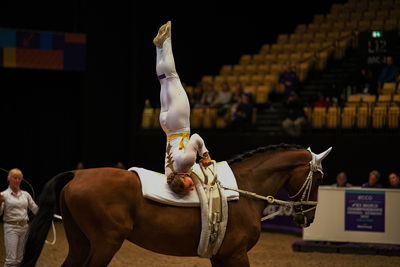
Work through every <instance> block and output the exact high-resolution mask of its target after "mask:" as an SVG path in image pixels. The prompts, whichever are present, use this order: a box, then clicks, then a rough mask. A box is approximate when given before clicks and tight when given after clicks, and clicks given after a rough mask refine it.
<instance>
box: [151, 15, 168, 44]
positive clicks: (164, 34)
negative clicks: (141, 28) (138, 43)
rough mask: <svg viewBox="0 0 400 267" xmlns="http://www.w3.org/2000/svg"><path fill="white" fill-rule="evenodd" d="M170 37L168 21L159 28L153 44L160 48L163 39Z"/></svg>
mask: <svg viewBox="0 0 400 267" xmlns="http://www.w3.org/2000/svg"><path fill="white" fill-rule="evenodd" d="M170 36H171V21H168V22H167V23H165V24H164V25H162V26H161V27H160V29H159V30H158V33H157V36H156V37H154V39H153V43H154V45H155V46H157V47H158V48H162V46H163V43H164V41H165V39H167V38H168V37H170Z"/></svg>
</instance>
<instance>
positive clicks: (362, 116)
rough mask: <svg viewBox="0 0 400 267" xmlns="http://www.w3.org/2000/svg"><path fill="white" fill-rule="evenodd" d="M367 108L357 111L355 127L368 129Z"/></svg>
mask: <svg viewBox="0 0 400 267" xmlns="http://www.w3.org/2000/svg"><path fill="white" fill-rule="evenodd" d="M368 117H369V116H368V108H367V107H359V108H358V109H357V119H356V126H357V128H364V129H365V128H367V127H368Z"/></svg>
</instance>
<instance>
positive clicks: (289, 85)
mask: <svg viewBox="0 0 400 267" xmlns="http://www.w3.org/2000/svg"><path fill="white" fill-rule="evenodd" d="M279 83H282V84H283V85H284V87H285V93H284V94H285V97H286V98H287V97H288V96H289V95H290V93H291V92H295V93H297V94H299V85H300V81H299V78H298V77H297V74H296V72H295V71H294V70H293V69H292V63H291V62H290V61H287V62H286V64H285V69H284V71H283V72H281V74H280V75H279Z"/></svg>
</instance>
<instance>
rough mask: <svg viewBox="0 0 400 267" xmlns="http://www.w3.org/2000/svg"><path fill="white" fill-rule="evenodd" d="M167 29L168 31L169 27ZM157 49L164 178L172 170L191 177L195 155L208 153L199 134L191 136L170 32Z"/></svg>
mask: <svg viewBox="0 0 400 267" xmlns="http://www.w3.org/2000/svg"><path fill="white" fill-rule="evenodd" d="M167 30H169V31H170V30H171V28H170V25H169V28H168V29H167ZM156 50H157V62H156V71H157V75H158V79H159V80H160V84H161V92H160V101H161V111H160V124H161V127H162V128H163V130H164V132H165V133H166V135H167V149H166V155H165V175H167V176H168V175H169V174H171V173H172V172H173V170H174V171H175V172H176V173H188V174H190V172H191V169H192V166H193V165H194V164H195V162H196V158H197V153H199V155H200V156H203V155H204V153H205V152H208V150H207V148H206V147H205V145H204V141H203V139H202V138H201V137H200V136H199V135H198V134H193V135H192V136H190V105H189V99H188V97H187V94H186V92H185V89H184V88H183V86H182V84H181V81H180V79H179V77H178V74H177V72H176V70H175V61H174V56H173V53H172V45H171V35H170V33H169V37H167V39H165V41H164V42H163V44H162V48H159V47H156ZM169 164H173V168H171V167H168V165H169Z"/></svg>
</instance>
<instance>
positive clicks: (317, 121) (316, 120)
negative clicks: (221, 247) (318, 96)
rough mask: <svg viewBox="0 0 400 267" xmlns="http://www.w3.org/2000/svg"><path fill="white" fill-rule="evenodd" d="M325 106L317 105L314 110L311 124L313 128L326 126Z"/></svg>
mask: <svg viewBox="0 0 400 267" xmlns="http://www.w3.org/2000/svg"><path fill="white" fill-rule="evenodd" d="M325 115H326V108H325V107H315V108H313V110H312V117H311V126H312V127H313V128H322V127H324V126H325Z"/></svg>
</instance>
